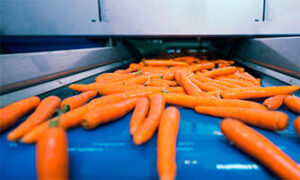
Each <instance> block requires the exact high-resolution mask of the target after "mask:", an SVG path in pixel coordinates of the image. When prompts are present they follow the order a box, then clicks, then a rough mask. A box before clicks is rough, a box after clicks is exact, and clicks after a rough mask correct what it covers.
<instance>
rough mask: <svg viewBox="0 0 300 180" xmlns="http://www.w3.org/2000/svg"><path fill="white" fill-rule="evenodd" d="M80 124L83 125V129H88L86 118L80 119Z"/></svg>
mask: <svg viewBox="0 0 300 180" xmlns="http://www.w3.org/2000/svg"><path fill="white" fill-rule="evenodd" d="M81 125H82V127H84V129H89V123H88V122H87V121H86V120H82V121H81Z"/></svg>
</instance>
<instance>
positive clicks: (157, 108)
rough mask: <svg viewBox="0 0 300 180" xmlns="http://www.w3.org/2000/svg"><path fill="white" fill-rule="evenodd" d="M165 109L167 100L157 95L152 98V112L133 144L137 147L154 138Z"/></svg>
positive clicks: (136, 134) (134, 138)
mask: <svg viewBox="0 0 300 180" xmlns="http://www.w3.org/2000/svg"><path fill="white" fill-rule="evenodd" d="M164 108H165V99H164V97H163V96H162V95H160V94H157V95H155V96H152V97H151V98H150V111H149V114H148V116H147V118H146V119H145V120H144V122H143V123H142V124H141V125H140V127H139V128H138V129H137V131H136V132H135V133H134V134H133V142H134V144H136V145H140V144H143V143H145V142H147V141H148V140H149V139H151V137H152V136H153V134H154V132H155V131H156V128H157V126H158V123H159V119H160V117H161V115H162V113H163V110H164Z"/></svg>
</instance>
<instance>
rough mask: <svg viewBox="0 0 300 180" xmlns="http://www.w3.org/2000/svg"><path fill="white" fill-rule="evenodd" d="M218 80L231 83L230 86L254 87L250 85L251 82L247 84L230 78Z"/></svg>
mask: <svg viewBox="0 0 300 180" xmlns="http://www.w3.org/2000/svg"><path fill="white" fill-rule="evenodd" d="M219 80H221V81H224V82H229V83H232V84H237V85H239V86H241V87H254V86H255V85H254V84H252V83H251V82H247V81H244V80H242V79H230V78H225V77H224V78H220V79H219Z"/></svg>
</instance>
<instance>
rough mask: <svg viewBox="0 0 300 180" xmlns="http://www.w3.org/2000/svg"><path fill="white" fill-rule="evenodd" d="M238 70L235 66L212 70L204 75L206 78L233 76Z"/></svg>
mask: <svg viewBox="0 0 300 180" xmlns="http://www.w3.org/2000/svg"><path fill="white" fill-rule="evenodd" d="M236 70H237V68H236V67H234V66H229V67H224V68H218V69H215V70H211V71H208V72H205V73H203V75H204V76H206V77H216V76H223V75H227V74H232V73H234V72H236Z"/></svg>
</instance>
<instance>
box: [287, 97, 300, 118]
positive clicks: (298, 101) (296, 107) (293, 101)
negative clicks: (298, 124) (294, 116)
mask: <svg viewBox="0 0 300 180" xmlns="http://www.w3.org/2000/svg"><path fill="white" fill-rule="evenodd" d="M284 104H285V105H286V106H287V107H288V108H289V109H290V110H292V111H294V112H296V113H298V114H300V98H298V97H296V96H291V95H290V96H286V97H285V98H284Z"/></svg>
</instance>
